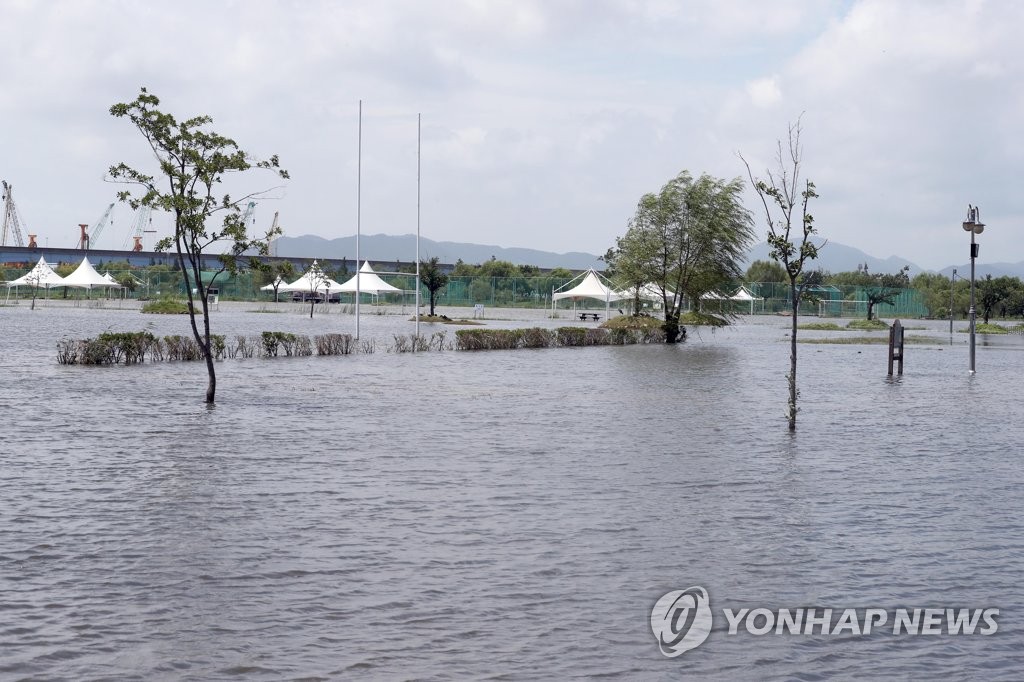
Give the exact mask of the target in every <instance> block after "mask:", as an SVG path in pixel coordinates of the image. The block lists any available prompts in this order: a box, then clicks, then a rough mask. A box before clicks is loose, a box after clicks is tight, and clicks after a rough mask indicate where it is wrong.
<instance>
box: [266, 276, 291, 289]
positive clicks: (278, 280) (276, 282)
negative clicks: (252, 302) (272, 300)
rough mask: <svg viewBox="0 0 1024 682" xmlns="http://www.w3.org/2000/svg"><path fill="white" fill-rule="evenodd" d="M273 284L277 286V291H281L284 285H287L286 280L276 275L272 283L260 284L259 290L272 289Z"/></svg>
mask: <svg viewBox="0 0 1024 682" xmlns="http://www.w3.org/2000/svg"><path fill="white" fill-rule="evenodd" d="M275 285H276V286H277V290H278V291H283V290H284V287H286V286H288V282H285V281H284V279H283V278H282V277H281V275H278V276H277V278H276V279H274V281H273V283H272V284H264V285H263V286H261V287H260V291H273V290H274V286H275Z"/></svg>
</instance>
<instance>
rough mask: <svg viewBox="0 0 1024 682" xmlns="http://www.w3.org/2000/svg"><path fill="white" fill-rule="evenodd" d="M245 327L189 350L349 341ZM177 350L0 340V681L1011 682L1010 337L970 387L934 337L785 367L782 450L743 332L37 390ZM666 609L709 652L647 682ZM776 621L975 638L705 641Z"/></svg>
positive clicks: (53, 310)
mask: <svg viewBox="0 0 1024 682" xmlns="http://www.w3.org/2000/svg"><path fill="white" fill-rule="evenodd" d="M256 308H257V306H256V305H250V306H245V305H241V306H234V307H231V306H227V305H224V304H222V309H221V310H219V311H217V312H216V313H215V314H214V331H215V332H217V333H226V334H236V333H245V334H258V333H259V332H260V331H263V330H275V331H291V332H296V333H302V334H308V335H310V336H312V335H314V334H320V333H325V332H349V333H351V332H353V331H354V328H355V322H354V318H353V317H352V316H351V315H344V314H340V312H338V311H333V312H331V313H327V314H320V313H318V314H317V315H316V316H315V317H314V318H313V319H312V320H311V319H310V318H309V316H308V309H305V308H303V309H301V310H300V309H299V308H298V307H288V306H283V307H282V310H284V311H285V312H282V313H277V314H268V313H257V312H253V311H254V310H255V309H256ZM487 312H488V314H489V315H490V316H499V317H501V316H504V317H516V316H518V317H527V316H530V315H534V316H536V318H537V319H531V320H523V319H519V320H515V319H510V320H489V321H488V323H489V324H490V325H494V326H511V327H515V326H526V325H532V324H543V325H553V324H567V323H569V322H567V320H565V319H562V320H559V321H554V322H552V321H547V320H544V319H543V318H542V317H541V313H540V312H531V311H525V312H524V311H504V310H497V309H488V311H487ZM186 324H187V323H186V321H185V318H180V317H173V318H171V317H163V316H148V315H141V314H140V313H138V312H137V311H136V310H132V309H117V308H114V309H97V308H90V307H62V306H60V305H58V304H57V303H55V302H46V303H44V304H43V305H41V306H40V307H39V308H37V309H36V310H29V309H28V305H26V304H24V303H23V304H21V305H18V306H13V307H3V308H0V326H2V329H3V334H2V339H3V341H2V344H3V345H2V350H0V377H2V378H3V379H2V384H3V391H2V392H0V409H2V412H0V414H2V422H0V424H2V427H0V428H2V434H3V439H2V442H0V465H2V472H3V474H2V476H0V677H2V678H5V679H22V678H36V679H41V678H45V679H69V680H87V679H99V678H105V679H146V680H149V679H246V680H250V679H268V680H277V679H297V678H303V679H341V678H348V679H386V680H391V679H465V678H473V679H481V678H482V679H531V680H532V679H566V678H590V677H609V678H622V679H645V680H652V679H665V680H669V679H678V678H680V677H682V676H692V677H696V678H707V679H722V680H735V679H758V680H763V679H800V680H825V679H836V678H841V679H850V678H864V677H883V676H885V677H895V678H932V677H940V676H941V677H944V678H947V677H948V678H984V679H1005V680H1010V679H1019V678H1020V675H1021V670H1022V669H1024V634H1022V629H1021V626H1022V618H1024V587H1022V581H1021V576H1022V575H1024V528H1022V524H1024V521H1022V519H1024V496H1022V494H1021V487H1020V486H1021V482H1022V481H1021V479H1022V474H1021V472H1022V466H1021V463H1020V457H1021V443H1022V441H1024V427H1022V425H1021V421H1020V419H1019V415H1020V410H1019V409H1018V399H1019V393H1020V392H1019V381H1020V376H1021V370H1022V368H1024V353H1022V352H1021V351H1022V350H1024V339H1022V337H1020V336H1012V337H1001V338H998V339H995V338H993V339H988V338H985V337H982V338H981V339H979V347H978V360H977V365H978V373H977V374H976V375H974V376H970V375H969V374H968V372H967V365H968V358H967V345H966V335H964V334H954V335H953V338H952V339H951V336H950V334H949V333H948V326H947V325H948V323H941V322H925V323H917V322H914V321H911V322H909V323H908V324H909V326H911V327H914V326H923V327H927V329H925V330H919V331H915V330H911V331H908V335H912V336H921V337H925V338H926V339H929V341H928V343H925V344H923V345H908V347H907V352H906V358H907V359H906V364H905V373H904V375H903V376H902V377H901V378H896V379H890V378H887V377H886V364H887V363H886V351H885V347H884V346H867V345H810V344H806V345H805V344H801V346H800V365H799V387H800V391H801V398H800V408H801V411H800V415H799V424H798V430H797V432H796V433H795V434H790V433H789V432H788V431H787V429H786V424H785V419H784V416H783V415H784V409H785V400H786V380H785V373H786V371H787V370H788V352H789V345H788V337H787V335H786V334H787V320H786V319H785V318H777V317H764V318H755V319H752V320H745V319H741V320H740V321H739V322H738V323H737V325H736V326H734V327H732V328H730V329H726V330H722V331H718V332H715V333H712V332H710V331H707V330H703V331H699V332H693V333H691V336H690V338H689V340H688V341H687V342H686V343H684V344H681V345H679V346H678V347H666V346H634V347H598V348H577V349H546V350H530V351H526V350H521V351H511V352H498V351H492V352H478V353H466V352H455V351H443V352H428V353H420V354H417V355H410V354H394V353H387V352H385V351H386V347H387V345H388V341H389V340H390V339H391V338H392V336H393V334H396V333H410V332H411V331H412V329H413V324H412V323H411V322H409V321H408V315H386V316H377V315H363V316H362V319H361V332H362V333H361V336H362V337H363V338H366V339H368V338H374V339H377V340H378V341H379V343H377V345H376V352H375V353H373V354H366V355H352V356H345V357H310V358H277V359H258V358H254V359H234V360H225V361H223V362H220V363H219V364H218V394H217V396H218V400H217V403H216V406H215V407H212V408H208V407H207V406H206V405H204V404H203V402H202V399H203V395H204V391H205V368H204V367H203V365H202V364H201V363H157V364H148V363H147V364H145V365H142V366H133V367H102V368H97V367H77V366H71V367H68V366H60V365H58V364H57V362H56V347H55V346H56V342H57V340H59V339H60V338H63V337H72V338H83V337H87V336H95V335H97V334H98V333H100V332H102V331H104V330H111V331H138V330H142V329H146V328H149V329H151V330H152V331H153V332H154V333H157V334H170V333H181V334H184V333H187V327H186ZM590 324H593V323H590ZM957 326H958V328H959V327H962V326H963V325H962V324H958V325H957ZM434 329H436V328H435V327H431V326H426V325H424V331H427V332H430V331H433V330H434ZM447 329H448V330H449V333H450V334H451V333H452V330H453V328H451V327H448V328H447ZM849 334H850V333H849V332H809V331H808V332H802V335H803V337H805V338H812V337H821V336H843V335H849ZM692 586H701V587H703V588H704V589H705V590H706V591H707V593H708V595H709V597H710V600H711V607H712V609H713V613H714V618H715V620H714V627H713V630H712V632H711V634H710V636H709V637H708V639H707V641H705V642H704V643H703V644H702V645H701V646H699V647H698V648H696V649H693V650H690V651H687V652H686V653H684V654H683V655H681V656H679V657H677V658H668V657H665V656H663V655H662V654H661V653H660V651H659V645H658V642H657V640H656V639H655V636H654V634H653V632H652V629H651V624H650V617H651V609H652V607H653V606H654V605H655V603H656V602H657V600H658V599H659V598H660V597H661V596H662V595H663V594H665V593H667V592H669V591H672V590H682V589H686V588H689V587H692ZM797 607H808V608H810V607H817V608H821V609H823V608H831V609H834V610H836V612H837V613H838V612H839V611H841V610H843V609H847V608H858V609H868V608H877V609H885V610H887V611H888V612H889V613H890V614H892V613H893V612H894V610H895V609H898V608H908V609H911V608H916V607H921V608H926V607H927V608H942V609H945V608H951V609H958V608H970V609H982V608H998V609H999V614H998V618H997V623H998V631H997V632H995V633H994V634H991V635H982V634H978V633H975V634H972V635H949V634H940V635H919V636H911V635H907V634H905V633H904V634H899V635H894V634H892V632H891V631H889V632H887V631H885V630H884V629H882V630H880V631H875V632H873V633H872V634H870V635H855V634H851V633H850V631H849V630H847V631H846V633H844V634H837V635H823V634H821V632H820V630H819V631H818V632H817V634H814V633H812V634H810V635H793V634H779V635H776V634H766V635H761V636H757V635H754V634H751V633H750V632H748V631H745V630H743V628H742V627H741V628H740V630H739V631H738V632H737V633H736V634H734V635H730V634H729V629H728V624H727V622H726V620H725V619H724V618H722V617H721V614H722V611H721V609H723V608H730V609H734V610H735V609H740V608H750V609H755V608H765V609H769V610H771V611H778V610H779V609H784V608H791V609H795V608H797ZM890 617H891V615H890Z"/></svg>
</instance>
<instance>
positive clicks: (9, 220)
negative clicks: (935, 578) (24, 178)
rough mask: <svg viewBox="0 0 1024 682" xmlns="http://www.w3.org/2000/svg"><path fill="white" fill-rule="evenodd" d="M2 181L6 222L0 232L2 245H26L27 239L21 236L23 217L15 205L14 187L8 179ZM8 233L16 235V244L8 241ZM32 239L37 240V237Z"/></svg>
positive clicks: (0, 244)
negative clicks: (8, 182)
mask: <svg viewBox="0 0 1024 682" xmlns="http://www.w3.org/2000/svg"><path fill="white" fill-rule="evenodd" d="M0 182H3V186H4V198H3V201H4V222H3V230H2V232H0V246H25V239H24V237H22V236H21V218H20V216H19V215H18V207H17V206H15V205H14V196H13V192H12V190H13V188H12V187H11V186H10V185H8V184H7V181H6V180H3V181H0ZM8 235H12V236H13V237H14V241H15V242H16V243H15V244H8V243H7V239H8ZM32 241H33V242H35V239H33V240H32Z"/></svg>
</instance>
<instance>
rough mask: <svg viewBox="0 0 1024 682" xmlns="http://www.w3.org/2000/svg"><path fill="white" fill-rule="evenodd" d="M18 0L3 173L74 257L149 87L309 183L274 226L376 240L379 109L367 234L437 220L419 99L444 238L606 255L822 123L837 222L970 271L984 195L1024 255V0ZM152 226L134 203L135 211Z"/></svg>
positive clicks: (812, 134)
mask: <svg viewBox="0 0 1024 682" xmlns="http://www.w3.org/2000/svg"><path fill="white" fill-rule="evenodd" d="M4 14H5V22H4V23H3V24H2V25H0V59H2V60H3V61H2V63H3V64H5V65H6V67H5V87H4V88H3V89H0V112H2V114H3V118H4V121H5V126H4V127H3V129H2V130H0V148H2V149H3V151H4V152H5V153H4V154H3V156H2V158H3V162H2V165H0V177H3V178H4V179H6V180H7V181H8V182H11V183H12V184H13V185H14V187H15V194H16V197H17V200H18V203H19V206H20V208H21V212H22V215H23V217H24V219H25V222H26V223H27V225H28V226H29V227H30V228H31V230H32V231H33V232H36V233H38V234H40V236H41V241H42V240H44V239H45V241H46V243H49V245H51V246H72V245H73V244H74V242H75V241H76V239H77V228H76V225H77V224H78V223H79V222H91V221H93V220H95V219H96V218H97V217H98V216H99V215H100V214H101V213H102V211H103V209H104V208H105V206H106V204H107V203H109V201H110V200H111V199H112V196H113V193H114V189H115V188H114V187H112V186H111V185H109V184H107V183H104V182H103V173H104V171H105V169H106V168H107V167H108V166H109V165H110V164H112V163H115V162H117V161H120V160H125V161H128V162H131V163H137V164H140V165H142V164H145V163H147V159H146V153H145V149H144V146H143V144H142V141H141V139H139V138H138V135H137V133H135V132H134V131H133V130H132V129H131V128H130V126H128V125H127V124H126V123H125V122H124V121H116V120H114V119H112V118H111V117H110V116H109V115H108V114H107V110H108V108H109V106H110V105H111V104H113V103H114V102H115V101H126V100H130V99H131V98H133V97H134V95H135V94H136V93H137V91H138V88H139V86H142V85H145V86H147V87H149V88H150V89H151V90H152V91H153V92H156V93H157V94H158V95H159V96H161V98H162V99H163V101H164V104H165V106H166V107H167V108H168V109H169V110H170V111H172V112H174V113H175V114H178V115H191V114H196V113H208V114H210V115H212V116H213V117H214V119H215V128H216V129H217V130H219V131H220V132H223V133H225V134H228V135H229V136H231V137H233V138H235V139H236V140H238V141H239V143H240V144H241V145H242V146H243V148H245V149H247V150H249V151H251V152H253V153H255V154H256V155H264V156H265V155H268V154H270V153H277V154H279V155H280V156H281V159H282V162H283V164H284V165H285V166H286V167H287V168H288V169H289V170H290V171H291V172H292V175H293V180H292V181H291V182H290V183H288V186H287V189H286V190H285V191H284V192H283V193H282V194H281V198H280V199H279V200H276V201H266V202H262V203H261V205H260V206H259V207H258V209H257V220H258V221H260V222H264V223H267V224H269V222H270V220H271V218H272V215H273V212H274V211H280V213H281V222H282V224H283V225H284V226H285V229H286V230H288V232H289V233H291V234H296V235H297V234H306V233H310V234H319V235H322V236H324V237H328V238H329V237H334V236H341V235H345V234H351V233H352V232H354V230H355V216H356V209H355V201H356V145H357V132H356V131H357V111H358V101H359V100H360V99H362V100H363V101H364V118H363V229H364V231H367V232H388V233H403V232H409V231H412V230H413V229H414V228H415V191H416V115H417V113H422V115H423V159H422V170H423V177H422V186H423V209H422V215H423V230H424V234H426V235H428V236H430V237H432V238H435V239H439V240H466V241H478V242H485V243H495V244H501V245H507V246H528V247H534V248H541V249H550V250H558V251H568V250H587V251H592V252H596V253H603V252H604V250H605V249H606V248H607V247H608V246H609V245H611V243H612V242H613V240H614V237H615V236H616V235H619V234H622V232H623V231H624V230H625V225H626V221H627V220H628V218H629V216H630V215H631V213H632V211H633V209H634V207H635V205H636V202H637V200H638V199H639V197H640V195H641V194H642V193H644V192H647V191H655V190H657V189H658V188H659V187H660V186H661V185H662V184H663V183H664V182H665V181H666V180H668V179H669V178H670V177H672V176H673V175H675V174H676V173H677V172H679V171H680V170H682V169H684V168H685V169H689V170H691V171H692V172H694V173H700V172H705V171H706V172H709V173H712V174H714V175H719V176H722V177H729V178H731V177H734V176H737V175H740V174H742V172H743V167H742V164H741V163H740V162H739V159H738V158H737V156H736V152H737V151H740V152H742V153H743V154H744V156H746V157H747V158H748V159H750V160H751V161H752V162H753V165H754V167H755V169H759V168H763V167H764V166H765V165H767V164H768V163H770V162H771V158H772V154H773V152H774V149H775V141H776V140H777V139H778V138H779V137H781V136H783V135H784V134H785V131H786V126H787V124H788V123H789V122H791V121H793V120H795V119H796V117H797V116H799V115H800V114H801V113H803V122H804V126H805V138H804V142H805V154H806V156H805V161H806V170H807V173H808V175H809V177H811V178H813V179H814V180H815V181H816V182H817V184H818V188H819V191H820V193H821V199H820V200H819V201H818V202H817V205H816V206H815V213H816V215H817V218H818V224H819V226H820V227H821V230H822V233H823V235H824V236H827V237H829V238H832V239H834V240H836V241H840V242H843V243H847V244H851V245H853V246H857V247H860V248H863V249H864V250H866V251H868V252H869V253H872V254H875V255H878V256H882V257H884V256H888V255H890V254H892V253H899V254H900V255H903V256H905V257H907V258H910V259H911V260H915V261H917V262H919V263H920V264H921V265H924V266H925V267H941V266H943V265H946V264H947V263H952V262H962V261H963V260H964V257H963V256H964V253H965V252H966V246H965V245H964V243H962V242H964V239H963V237H962V235H960V234H959V233H958V232H961V230H959V222H960V220H961V219H962V217H963V216H962V215H961V214H962V213H963V212H964V210H965V209H966V205H967V203H968V202H970V203H975V204H979V205H981V206H982V209H983V215H984V217H985V220H986V222H988V223H989V225H990V230H987V231H986V233H985V235H984V239H985V242H986V245H985V246H984V247H983V251H982V253H983V255H989V254H992V255H993V256H994V255H995V254H996V253H999V254H1000V259H1001V260H1019V259H1021V258H1024V255H1020V256H1017V255H1015V251H1014V249H1015V247H1016V242H1015V240H1014V235H1013V229H1012V226H1013V225H1014V224H1015V219H1016V217H1017V216H1018V215H1019V214H1020V213H1021V212H1022V211H1021V208H1020V207H1019V205H1018V202H1017V201H1016V200H1015V198H1014V197H1015V195H1016V193H1015V191H1014V187H1013V186H1012V184H1011V183H1014V182H1015V178H1016V169H1017V168H1018V167H1019V165H1020V161H1021V157H1022V155H1024V143H1022V141H1021V135H1020V130H1019V128H1020V123H1019V121H1020V120H1021V111H1022V106H1024V102H1022V97H1024V96H1022V95H1021V92H1020V90H1019V88H1018V87H1016V84H1017V83H1019V82H1020V81H1021V78H1020V76H1021V74H1020V70H1021V68H1022V67H1021V66H1020V64H1021V63H1022V60H1021V56H1022V55H1021V48H1020V46H1019V40H1018V38H1017V36H1016V35H1015V28H1016V27H1018V26H1020V25H1024V22H1022V19H1024V16H1021V15H1022V14H1024V8H1018V6H1017V5H1016V4H1015V3H984V2H971V1H968V0H964V1H963V2H953V1H945V2H930V1H929V2H900V3H892V2H883V1H880V0H864V1H861V2H822V3H806V2H800V1H796V0H793V1H790V2H773V3H758V2H752V1H751V2H711V1H708V2H696V3H690V2H688V3H674V2H662V1H658V0H649V1H642V0H635V1H627V0H603V1H601V2H582V1H580V0H563V1H560V2H539V1H530V0H516V1H514V2H512V1H509V2H494V1H487V2H483V1H481V0H463V1H456V0H452V1H450V2H442V1H438V2H411V1H409V2H386V1H385V2H348V3H336V2H299V3H293V2H285V1H283V0H282V1H272V0H258V1H255V2H244V3H237V2H208V3H207V2H197V1H189V2H182V3H173V4H154V3H130V2H117V1H115V0H106V1H105V0H92V1H91V2H90V1H76V2H53V3H17V2H7V3H4ZM268 181H269V180H268V179H265V178H259V177H258V176H253V177H251V178H250V179H249V180H248V181H247V182H246V183H243V184H247V185H249V186H250V187H251V188H252V189H259V188H261V187H262V186H263V185H264V184H265V183H266V182H268ZM240 189H241V187H240ZM751 208H755V205H754V204H753V202H751ZM130 218H131V216H130V214H129V212H128V210H127V209H126V208H125V209H119V213H118V214H115V226H118V227H120V229H123V230H127V229H128V226H129V224H130ZM118 227H115V228H112V232H111V237H110V238H111V239H114V233H115V232H116V231H117V229H118ZM759 229H760V228H759ZM122 238H123V237H122ZM116 241H117V242H118V244H119V243H120V241H121V238H118V239H116Z"/></svg>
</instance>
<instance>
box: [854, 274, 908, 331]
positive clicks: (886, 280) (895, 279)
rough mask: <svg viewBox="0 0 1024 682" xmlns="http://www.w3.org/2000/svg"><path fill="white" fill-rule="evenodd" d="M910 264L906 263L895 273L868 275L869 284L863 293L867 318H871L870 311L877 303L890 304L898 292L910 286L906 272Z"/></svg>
mask: <svg viewBox="0 0 1024 682" xmlns="http://www.w3.org/2000/svg"><path fill="white" fill-rule="evenodd" d="M909 270H910V266H909V265H906V266H904V267H903V269H902V270H900V271H899V272H897V273H895V274H875V275H871V276H870V281H871V286H869V287H866V288H865V289H864V295H865V297H866V299H867V302H868V320H871V318H872V311H873V310H874V307H875V304H877V303H888V304H890V305H891V304H892V302H893V301H894V300H895V298H896V297H897V296H898V295H899V294H900V292H901V291H902V290H903V289H904V288H906V287H909V286H910V277H908V276H907V272H908V271H909ZM867 271H868V269H867V266H866V265H865V266H864V271H863V273H864V274H865V275H867Z"/></svg>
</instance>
